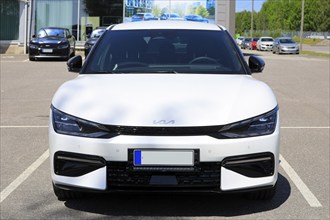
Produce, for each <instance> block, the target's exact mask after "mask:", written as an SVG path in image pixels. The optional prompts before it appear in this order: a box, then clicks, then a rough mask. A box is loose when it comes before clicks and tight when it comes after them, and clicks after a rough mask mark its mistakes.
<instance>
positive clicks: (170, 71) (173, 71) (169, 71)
mask: <svg viewBox="0 0 330 220" xmlns="http://www.w3.org/2000/svg"><path fill="white" fill-rule="evenodd" d="M152 72H154V73H175V74H179V72H177V71H175V70H156V71H152Z"/></svg>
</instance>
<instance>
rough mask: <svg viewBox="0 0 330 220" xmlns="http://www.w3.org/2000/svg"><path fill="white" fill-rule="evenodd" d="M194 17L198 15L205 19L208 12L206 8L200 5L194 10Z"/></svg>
mask: <svg viewBox="0 0 330 220" xmlns="http://www.w3.org/2000/svg"><path fill="white" fill-rule="evenodd" d="M195 14H196V15H200V16H202V17H204V18H207V17H208V16H209V12H208V11H207V9H206V8H204V7H203V6H202V5H200V6H198V7H197V8H196V10H195Z"/></svg>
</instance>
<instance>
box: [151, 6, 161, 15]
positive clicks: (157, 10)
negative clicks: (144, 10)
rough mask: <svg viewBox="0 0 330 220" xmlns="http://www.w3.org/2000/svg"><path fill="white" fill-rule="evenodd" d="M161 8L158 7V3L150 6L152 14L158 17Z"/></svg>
mask: <svg viewBox="0 0 330 220" xmlns="http://www.w3.org/2000/svg"><path fill="white" fill-rule="evenodd" d="M161 12H162V10H161V9H160V7H159V6H158V5H156V4H155V5H154V6H153V7H152V14H153V15H155V16H156V17H159V16H160V15H161Z"/></svg>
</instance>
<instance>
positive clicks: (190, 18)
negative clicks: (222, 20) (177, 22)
mask: <svg viewBox="0 0 330 220" xmlns="http://www.w3.org/2000/svg"><path fill="white" fill-rule="evenodd" d="M184 18H185V19H186V20H187V21H197V22H204V23H209V20H208V19H207V18H203V17H202V16H200V15H187V16H185V17H184Z"/></svg>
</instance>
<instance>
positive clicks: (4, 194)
mask: <svg viewBox="0 0 330 220" xmlns="http://www.w3.org/2000/svg"><path fill="white" fill-rule="evenodd" d="M48 157H49V150H46V151H45V152H44V153H43V154H42V155H41V156H40V157H39V158H38V159H37V160H36V161H34V162H33V163H32V164H31V165H30V166H29V167H28V168H27V169H26V170H25V171H24V172H23V173H22V174H21V175H19V176H18V177H17V178H16V179H15V180H14V181H13V182H12V183H11V184H9V185H8V186H7V187H6V188H5V189H4V190H2V191H1V195H0V203H2V201H3V200H5V199H6V198H7V197H8V196H9V195H10V194H11V193H12V192H13V191H14V190H15V189H16V188H17V187H19V186H20V185H21V184H22V183H23V182H24V181H25V180H26V179H27V178H28V177H29V176H30V175H31V174H32V173H33V172H34V171H35V170H36V169H38V167H39V166H40V165H41V164H42V163H43V162H44V161H45V160H47V158H48Z"/></svg>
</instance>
